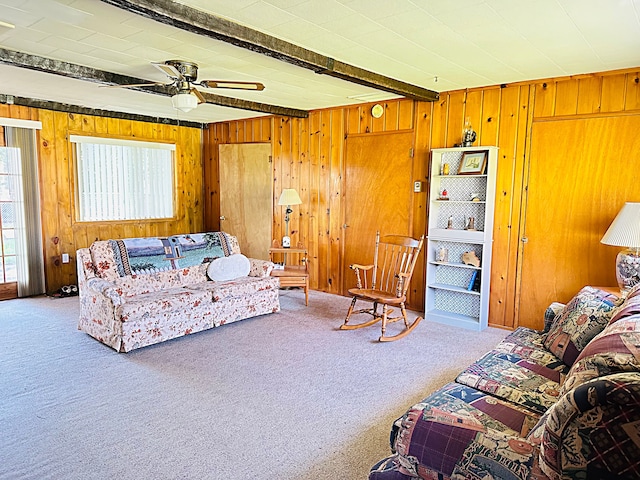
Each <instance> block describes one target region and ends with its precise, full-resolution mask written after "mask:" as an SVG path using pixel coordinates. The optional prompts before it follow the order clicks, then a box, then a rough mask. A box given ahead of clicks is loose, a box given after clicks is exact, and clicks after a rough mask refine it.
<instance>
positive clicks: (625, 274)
mask: <svg viewBox="0 0 640 480" xmlns="http://www.w3.org/2000/svg"><path fill="white" fill-rule="evenodd" d="M600 242H601V243H604V244H605V245H615V246H618V247H626V248H625V249H624V250H622V251H621V252H620V253H618V256H617V257H616V279H617V280H618V285H619V286H620V291H621V293H622V294H623V295H626V294H627V292H629V290H631V287H633V286H634V285H635V284H636V283H640V203H632V202H627V203H625V204H624V206H623V207H622V210H620V212H619V213H618V215H617V216H616V218H615V219H614V220H613V222H612V223H611V225H610V226H609V229H608V230H607V232H606V233H605V234H604V237H602V240H600Z"/></svg>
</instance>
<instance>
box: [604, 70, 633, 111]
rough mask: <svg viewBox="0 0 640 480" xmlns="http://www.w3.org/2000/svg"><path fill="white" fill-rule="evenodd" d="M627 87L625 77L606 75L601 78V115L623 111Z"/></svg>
mask: <svg viewBox="0 0 640 480" xmlns="http://www.w3.org/2000/svg"><path fill="white" fill-rule="evenodd" d="M626 87H627V75H626V74H622V73H620V74H618V75H606V76H603V77H602V99H601V101H600V111H601V112H602V113H608V112H620V111H622V110H624V105H625V95H626Z"/></svg>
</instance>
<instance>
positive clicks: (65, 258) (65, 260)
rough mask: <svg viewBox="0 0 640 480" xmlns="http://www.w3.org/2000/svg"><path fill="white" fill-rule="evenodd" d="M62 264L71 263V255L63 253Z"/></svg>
mask: <svg viewBox="0 0 640 480" xmlns="http://www.w3.org/2000/svg"><path fill="white" fill-rule="evenodd" d="M62 263H69V254H68V253H63V254H62Z"/></svg>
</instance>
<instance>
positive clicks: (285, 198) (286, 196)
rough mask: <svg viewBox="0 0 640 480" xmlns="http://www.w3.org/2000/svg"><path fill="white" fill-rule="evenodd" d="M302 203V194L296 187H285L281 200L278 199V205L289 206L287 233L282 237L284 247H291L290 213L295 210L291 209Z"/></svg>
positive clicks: (286, 220) (286, 212)
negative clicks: (299, 193) (292, 206)
mask: <svg viewBox="0 0 640 480" xmlns="http://www.w3.org/2000/svg"><path fill="white" fill-rule="evenodd" d="M301 203H302V200H300V195H298V192H296V190H295V188H285V189H283V190H282V193H281V194H280V200H278V205H286V206H287V209H286V210H285V215H284V223H285V235H284V237H282V246H283V247H284V248H289V247H291V238H289V214H291V212H293V210H291V205H300V204H301Z"/></svg>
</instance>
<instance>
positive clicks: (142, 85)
mask: <svg viewBox="0 0 640 480" xmlns="http://www.w3.org/2000/svg"><path fill="white" fill-rule="evenodd" d="M160 85H162V86H166V85H167V84H166V83H162V82H154V83H129V84H127V85H98V86H99V87H100V88H129V87H156V86H160Z"/></svg>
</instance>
